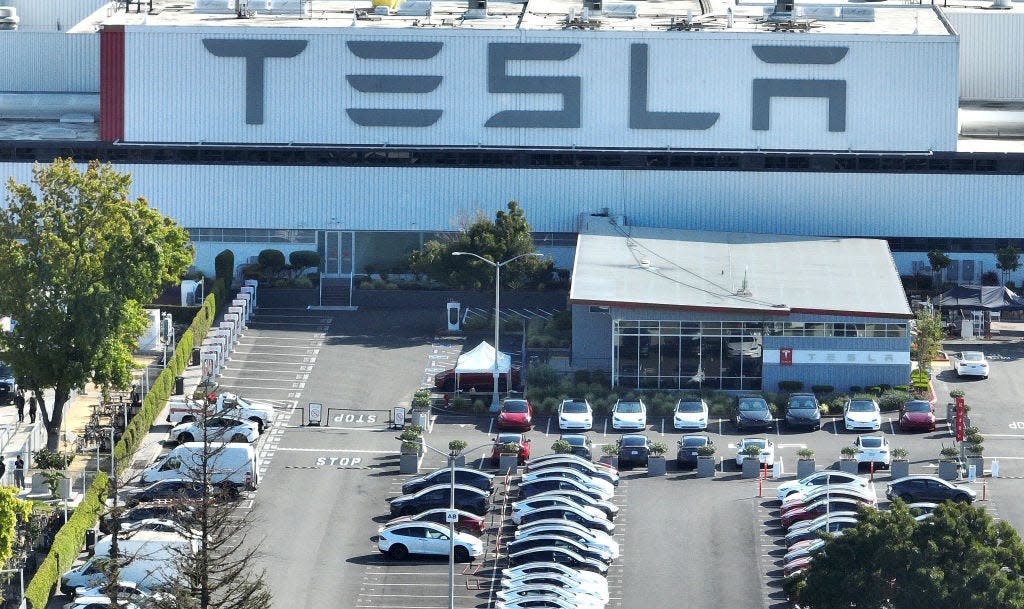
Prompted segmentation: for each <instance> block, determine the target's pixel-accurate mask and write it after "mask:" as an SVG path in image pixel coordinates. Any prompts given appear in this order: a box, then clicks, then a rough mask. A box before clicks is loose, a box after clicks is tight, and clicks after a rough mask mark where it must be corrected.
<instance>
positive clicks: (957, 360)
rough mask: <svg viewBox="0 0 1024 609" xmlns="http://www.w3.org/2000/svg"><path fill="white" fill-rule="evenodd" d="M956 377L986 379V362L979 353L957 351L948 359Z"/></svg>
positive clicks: (982, 354)
mask: <svg viewBox="0 0 1024 609" xmlns="http://www.w3.org/2000/svg"><path fill="white" fill-rule="evenodd" d="M950 361H951V362H952V364H953V372H955V373H956V375H957V376H980V377H981V378H983V379H987V378H988V360H986V359H985V354H984V353H982V352H981V351H959V352H957V353H954V354H953V357H951V358H950Z"/></svg>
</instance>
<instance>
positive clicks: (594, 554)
mask: <svg viewBox="0 0 1024 609" xmlns="http://www.w3.org/2000/svg"><path fill="white" fill-rule="evenodd" d="M540 546H556V547H560V548H569V549H570V550H572V551H573V552H576V553H577V554H579V555H580V556H585V557H587V558H594V559H596V560H603V561H604V562H608V563H610V562H612V560H613V557H612V552H611V550H610V549H608V548H604V547H600V546H595V545H593V544H591V543H588V542H587V541H576V540H575V539H571V538H569V537H566V536H564V535H560V534H557V533H548V534H543V535H541V534H538V535H528V536H526V537H517V538H516V539H513V540H512V541H510V542H509V543H508V545H507V547H508V551H509V552H516V551H518V550H525V549H526V548H536V547H540Z"/></svg>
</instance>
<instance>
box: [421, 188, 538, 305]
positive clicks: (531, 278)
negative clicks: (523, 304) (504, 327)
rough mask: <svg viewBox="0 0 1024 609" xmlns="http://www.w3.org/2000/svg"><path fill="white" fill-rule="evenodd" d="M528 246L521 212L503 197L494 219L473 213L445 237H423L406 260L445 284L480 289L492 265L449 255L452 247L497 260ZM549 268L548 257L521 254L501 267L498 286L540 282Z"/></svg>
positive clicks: (489, 284)
mask: <svg viewBox="0 0 1024 609" xmlns="http://www.w3.org/2000/svg"><path fill="white" fill-rule="evenodd" d="M533 251H534V248H533V236H532V235H531V232H530V223H529V222H527V220H526V214H525V213H524V212H523V209H522V208H521V207H519V203H517V202H515V201H509V202H508V205H507V211H505V210H498V212H497V213H496V214H495V217H494V221H491V220H490V219H489V218H487V217H486V216H484V215H483V214H479V213H478V214H477V217H476V220H474V221H473V222H472V223H471V224H469V225H468V226H466V227H465V228H463V229H462V230H461V231H459V233H458V234H457V235H455V236H454V237H452V238H451V239H448V240H446V241H436V240H432V241H428V242H426V243H424V244H423V248H422V249H420V250H417V251H415V252H412V253H411V254H410V255H409V257H408V258H407V263H408V264H409V268H410V269H412V271H413V272H414V273H418V274H421V275H426V276H427V277H429V278H431V279H433V280H434V281H438V282H440V283H443V284H445V285H447V286H450V287H453V288H459V289H474V290H483V289H488V288H493V287H494V267H492V266H490V265H488V264H486V263H484V262H481V261H480V260H476V259H470V258H469V257H462V258H455V257H453V256H452V252H471V253H474V254H478V255H480V256H482V257H484V258H487V259H488V260H492V261H495V262H502V261H504V260H509V259H511V258H514V257H516V256H519V255H521V254H528V253H531V252H533ZM551 270H552V262H551V261H550V260H542V259H540V258H537V257H533V256H524V257H523V258H521V259H519V260H517V261H515V262H513V263H511V264H509V265H507V266H504V267H502V269H501V280H502V286H504V287H511V288H513V289H515V288H521V287H523V286H524V285H528V284H530V285H540V284H543V283H544V282H546V281H547V278H548V277H550V275H551Z"/></svg>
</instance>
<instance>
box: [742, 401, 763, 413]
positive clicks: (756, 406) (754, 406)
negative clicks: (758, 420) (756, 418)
mask: <svg viewBox="0 0 1024 609" xmlns="http://www.w3.org/2000/svg"><path fill="white" fill-rule="evenodd" d="M764 410H768V403H767V402H765V401H764V400H762V399H761V398H753V399H747V400H740V411H742V412H757V411H764Z"/></svg>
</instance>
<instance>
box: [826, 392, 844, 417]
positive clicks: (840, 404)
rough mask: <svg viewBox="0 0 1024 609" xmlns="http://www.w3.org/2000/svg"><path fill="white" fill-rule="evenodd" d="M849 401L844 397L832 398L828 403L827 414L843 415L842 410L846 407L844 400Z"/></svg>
mask: <svg viewBox="0 0 1024 609" xmlns="http://www.w3.org/2000/svg"><path fill="white" fill-rule="evenodd" d="M847 399H849V398H847V397H846V396H845V395H837V396H835V397H834V398H832V400H831V401H829V403H828V413H829V414H843V408H844V407H845V406H846V400H847Z"/></svg>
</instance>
